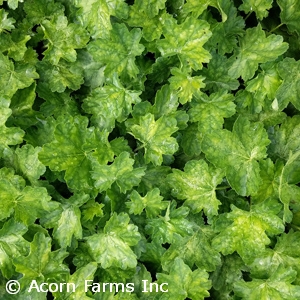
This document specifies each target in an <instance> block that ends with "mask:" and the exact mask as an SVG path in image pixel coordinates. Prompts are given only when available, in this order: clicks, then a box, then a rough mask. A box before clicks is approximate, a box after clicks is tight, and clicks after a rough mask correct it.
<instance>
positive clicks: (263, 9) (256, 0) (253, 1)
mask: <svg viewBox="0 0 300 300" xmlns="http://www.w3.org/2000/svg"><path fill="white" fill-rule="evenodd" d="M272 2H273V0H263V1H261V0H243V4H242V5H240V6H239V10H243V11H244V12H245V13H246V14H248V13H251V12H252V11H254V12H255V14H256V17H257V18H258V20H262V19H263V18H266V17H267V16H268V14H269V11H268V10H269V9H270V8H271V7H272Z"/></svg>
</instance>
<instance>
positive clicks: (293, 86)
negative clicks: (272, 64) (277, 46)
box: [276, 57, 300, 110]
mask: <svg viewBox="0 0 300 300" xmlns="http://www.w3.org/2000/svg"><path fill="white" fill-rule="evenodd" d="M278 73H279V75H280V77H281V78H282V79H283V82H282V84H281V86H280V87H279V88H278V90H277V92H276V97H277V100H278V109H279V110H283V109H284V108H286V107H287V105H288V103H289V102H292V103H293V105H295V107H296V108H297V109H300V101H299V98H298V97H297V95H298V93H300V84H299V82H300V80H299V77H300V61H296V60H295V59H294V58H290V57H286V58H285V59H284V60H283V61H281V62H279V63H278Z"/></svg>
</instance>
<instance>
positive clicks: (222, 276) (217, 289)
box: [211, 254, 248, 299]
mask: <svg viewBox="0 0 300 300" xmlns="http://www.w3.org/2000/svg"><path fill="white" fill-rule="evenodd" d="M247 270H248V268H247V267H246V266H245V263H244V262H243V260H242V259H241V257H240V256H239V255H237V254H233V255H227V256H224V257H222V264H221V265H219V266H218V267H217V269H216V271H215V272H213V273H212V276H211V281H212V285H213V290H212V293H211V297H213V298H215V299H232V297H231V293H232V290H233V285H234V284H235V283H236V282H239V281H240V280H241V279H242V278H243V272H242V271H247Z"/></svg>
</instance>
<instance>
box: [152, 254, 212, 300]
mask: <svg viewBox="0 0 300 300" xmlns="http://www.w3.org/2000/svg"><path fill="white" fill-rule="evenodd" d="M156 277H157V280H158V283H168V286H167V287H168V292H167V293H163V294H162V296H161V297H160V299H162V300H165V299H166V300H168V299H170V300H171V299H172V300H184V299H186V298H190V299H192V300H201V299H204V298H206V297H208V296H209V292H208V290H209V289H210V288H211V281H210V280H208V273H207V272H206V271H205V270H202V269H196V270H194V271H192V270H191V269H190V268H189V267H188V266H187V265H186V264H185V263H184V262H183V260H182V259H181V258H175V260H174V263H173V265H172V267H171V268H170V272H169V275H167V274H163V273H158V274H157V275H156Z"/></svg>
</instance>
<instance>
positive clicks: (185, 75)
mask: <svg viewBox="0 0 300 300" xmlns="http://www.w3.org/2000/svg"><path fill="white" fill-rule="evenodd" d="M171 74H172V75H173V76H172V77H170V78H169V82H170V88H171V89H174V90H175V91H177V95H178V97H179V99H180V100H179V102H180V103H181V104H185V103H186V102H190V101H191V99H192V97H193V95H194V94H196V93H197V92H199V90H200V88H203V87H205V83H203V80H204V79H205V77H203V76H191V74H190V72H188V71H185V70H180V69H178V68H173V69H171Z"/></svg>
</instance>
